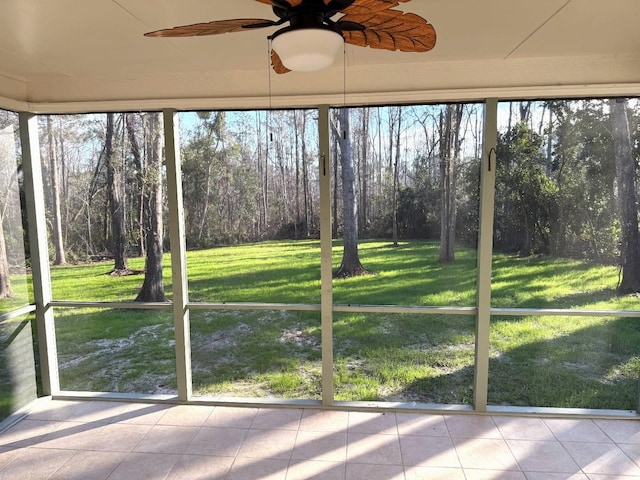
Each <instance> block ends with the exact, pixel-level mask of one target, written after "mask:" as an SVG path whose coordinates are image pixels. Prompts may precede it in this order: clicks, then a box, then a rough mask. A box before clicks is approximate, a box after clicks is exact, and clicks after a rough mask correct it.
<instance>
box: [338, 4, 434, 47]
mask: <svg viewBox="0 0 640 480" xmlns="http://www.w3.org/2000/svg"><path fill="white" fill-rule="evenodd" d="M365 2H371V3H374V4H376V6H377V7H380V4H381V3H387V4H391V3H396V2H382V1H381V0H362V1H360V2H358V3H359V4H360V5H362V4H363V3H365ZM352 9H353V6H352V7H350V8H349V14H347V15H345V16H344V17H342V18H341V19H340V21H349V22H356V23H359V24H361V25H363V26H364V27H365V29H364V30H360V31H358V30H354V31H344V32H342V35H343V36H344V39H345V41H346V42H347V43H349V44H351V45H357V46H360V47H371V48H377V49H382V50H391V51H394V50H400V51H402V52H428V51H429V50H431V49H432V48H433V47H434V46H435V44H436V31H435V29H434V28H433V26H432V25H431V24H430V23H429V22H427V21H426V20H425V19H424V18H422V17H421V16H419V15H415V14H413V13H404V12H401V11H398V10H391V9H390V8H380V9H377V10H374V11H371V10H368V9H366V8H362V9H359V8H358V10H355V9H353V10H352ZM340 21H338V22H337V23H338V24H339V23H340Z"/></svg>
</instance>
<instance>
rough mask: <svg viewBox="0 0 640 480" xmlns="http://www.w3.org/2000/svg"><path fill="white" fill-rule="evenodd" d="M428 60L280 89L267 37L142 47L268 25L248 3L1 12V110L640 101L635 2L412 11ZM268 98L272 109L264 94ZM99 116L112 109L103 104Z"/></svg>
mask: <svg viewBox="0 0 640 480" xmlns="http://www.w3.org/2000/svg"><path fill="white" fill-rule="evenodd" d="M398 8H399V9H402V10H404V11H407V12H413V13H417V14H419V15H421V16H423V17H424V18H426V19H428V20H429V22H430V23H432V24H433V25H434V27H435V29H436V31H437V34H438V41H437V45H436V47H435V48H434V49H433V50H432V51H431V52H428V53H401V52H387V51H380V50H372V49H370V48H366V49H365V48H360V47H353V46H348V47H347V61H346V64H347V67H346V75H345V74H344V73H345V72H343V62H342V60H341V59H339V60H338V61H337V62H336V64H335V65H334V66H333V67H331V68H329V69H327V70H324V71H321V72H317V73H289V74H286V75H276V74H272V73H270V70H269V68H268V55H267V52H268V42H267V39H266V37H267V35H268V34H270V33H272V32H273V31H274V30H275V28H270V29H262V30H254V31H247V32H241V33H232V34H225V35H220V36H210V37H197V38H176V39H164V38H146V37H143V33H145V32H148V31H151V30H157V29H161V28H167V27H172V26H175V25H182V24H190V23H197V22H203V21H210V20H221V19H228V18H256V17H257V18H275V17H274V15H273V13H272V12H271V9H270V8H269V7H268V6H267V5H264V4H262V3H259V2H256V1H254V0H0V97H2V98H0V106H5V107H6V108H10V107H12V106H15V105H16V104H17V105H19V106H22V107H23V108H27V109H29V110H31V111H56V110H59V111H64V110H69V111H71V110H82V109H91V108H112V107H113V108H122V107H127V106H128V107H130V108H144V107H149V106H166V107H176V108H191V107H203V108H204V107H207V108H208V107H212V108H234V107H238V108H241V107H249V106H267V105H269V102H271V104H272V105H273V106H281V105H283V106H284V105H292V106H293V105H302V104H316V103H322V102H330V103H336V102H337V103H341V102H342V101H344V98H345V82H344V79H345V77H346V101H347V102H348V103H378V102H412V101H421V100H423V101H429V100H434V99H448V100H456V99H473V98H483V97H486V96H503V97H504V96H512V97H518V96H531V95H535V96H547V95H558V94H566V95H572V96H576V95H585V94H594V95H596V94H597V95H609V94H611V95H617V94H628V95H638V94H640V28H639V27H638V21H639V19H640V1H639V0H413V1H411V2H408V3H404V4H402V5H401V6H400V7H398ZM270 84H271V100H269V91H270V87H269V85H270ZM103 102H109V103H103Z"/></svg>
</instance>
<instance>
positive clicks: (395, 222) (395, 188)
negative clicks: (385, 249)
mask: <svg viewBox="0 0 640 480" xmlns="http://www.w3.org/2000/svg"><path fill="white" fill-rule="evenodd" d="M397 111H398V130H397V132H396V157H395V160H394V162H393V246H394V247H397V246H398V183H399V182H398V180H399V179H398V163H399V162H400V130H401V128H402V107H398V110H397ZM389 141H390V142H391V143H393V139H389Z"/></svg>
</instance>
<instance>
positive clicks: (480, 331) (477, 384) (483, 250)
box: [473, 98, 498, 412]
mask: <svg viewBox="0 0 640 480" xmlns="http://www.w3.org/2000/svg"><path fill="white" fill-rule="evenodd" d="M497 143H498V101H497V99H493V98H492V99H487V100H486V103H485V107H484V147H483V151H482V161H481V168H480V225H479V233H478V298H477V307H478V314H477V317H476V363H475V375H474V401H473V405H474V408H475V409H476V410H477V411H480V412H484V411H486V410H487V398H488V390H489V346H490V345H489V333H490V326H491V261H492V250H493V208H494V190H495V185H496V146H497Z"/></svg>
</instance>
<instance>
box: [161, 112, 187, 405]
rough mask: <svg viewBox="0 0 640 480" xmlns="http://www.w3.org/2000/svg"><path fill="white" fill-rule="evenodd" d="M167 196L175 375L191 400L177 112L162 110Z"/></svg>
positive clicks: (180, 394) (182, 396) (181, 396)
mask: <svg viewBox="0 0 640 480" xmlns="http://www.w3.org/2000/svg"><path fill="white" fill-rule="evenodd" d="M162 113H163V120H164V142H165V163H166V168H167V198H168V203H169V238H170V241H171V279H172V282H173V286H172V291H173V322H174V328H175V338H176V375H177V380H178V400H180V401H181V402H187V401H189V400H190V399H191V393H192V383H191V332H190V322H189V309H188V307H187V304H188V303H189V291H188V284H187V256H186V252H187V248H186V234H185V229H184V209H183V198H182V168H181V164H180V138H179V135H178V113H177V112H176V111H175V110H163V112H162Z"/></svg>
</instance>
